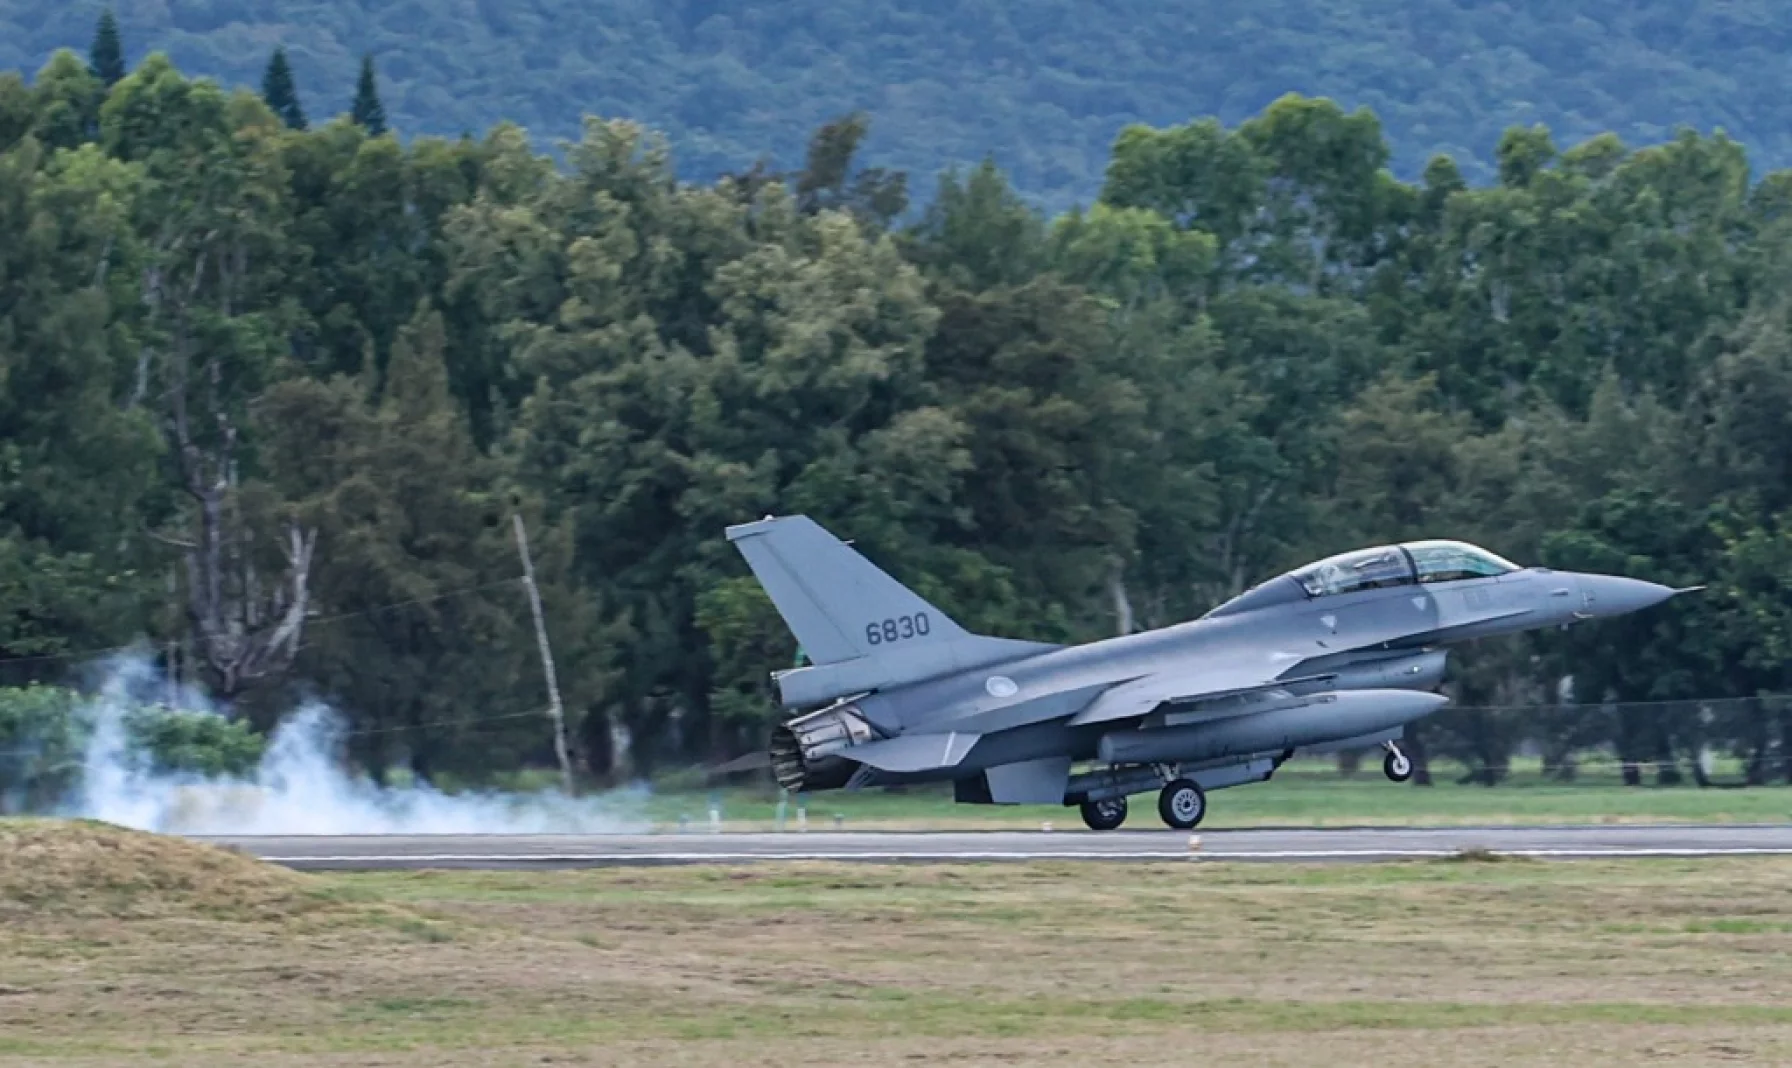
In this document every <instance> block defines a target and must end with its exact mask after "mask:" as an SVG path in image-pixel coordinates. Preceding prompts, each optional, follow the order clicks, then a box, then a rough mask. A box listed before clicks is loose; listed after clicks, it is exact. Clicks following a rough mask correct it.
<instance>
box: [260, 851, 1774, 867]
mask: <svg viewBox="0 0 1792 1068" xmlns="http://www.w3.org/2000/svg"><path fill="white" fill-rule="evenodd" d="M1475 851H1476V852H1482V853H1486V854H1488V855H1491V856H1500V857H1520V858H1531V859H1547V858H1551V857H1555V858H1561V859H1575V860H1597V859H1600V858H1609V859H1620V858H1637V859H1641V858H1645V857H1659V858H1672V857H1744V856H1792V848H1746V847H1738V848H1721V847H1714V848H1710V849H1670V848H1661V849H1650V848H1642V849H1599V848H1591V847H1589V848H1585V849H1572V848H1570V849H1486V850H1480V849H1477V850H1475ZM1465 852H1467V850H1466V849H1268V850H1233V851H1226V850H1214V851H1211V852H1202V851H1199V850H1177V851H1169V850H1163V851H1154V852H1103V853H1081V852H1054V851H1037V852H1035V851H981V852H970V851H966V852H951V853H947V852H933V851H903V852H882V851H869V850H867V851H862V852H848V853H723V852H703V853H658V852H654V853H647V852H641V853H395V854H387V855H381V854H377V853H355V854H345V855H341V856H317V855H311V856H293V857H281V856H263V857H262V858H261V859H263V860H267V861H271V862H273V863H275V864H405V865H412V866H421V865H428V864H502V865H513V864H517V865H520V864H533V865H541V864H589V865H594V866H598V865H615V864H652V863H666V864H672V863H678V864H691V863H710V864H726V863H734V862H739V861H754V860H781V861H791V860H827V861H845V860H863V861H898V860H911V861H921V860H926V861H978V860H1003V861H1016V860H1084V861H1087V860H1199V861H1225V860H1257V861H1270V860H1397V859H1427V858H1431V859H1436V858H1446V857H1456V856H1461V855H1463V853H1465Z"/></svg>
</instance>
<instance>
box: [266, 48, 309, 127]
mask: <svg viewBox="0 0 1792 1068" xmlns="http://www.w3.org/2000/svg"><path fill="white" fill-rule="evenodd" d="M261 98H262V99H263V100H265V101H267V103H268V107H270V108H272V109H274V114H276V115H278V116H280V121H281V122H284V123H286V125H287V128H288V129H292V130H303V129H304V128H305V127H306V125H307V124H306V122H305V109H304V108H302V107H300V106H299V87H298V85H297V84H295V83H294V81H293V77H292V67H291V65H289V64H288V63H287V62H286V49H285V48H276V49H274V55H273V57H272V58H270V59H269V60H268V69H267V72H266V73H264V74H263V75H262V76H261Z"/></svg>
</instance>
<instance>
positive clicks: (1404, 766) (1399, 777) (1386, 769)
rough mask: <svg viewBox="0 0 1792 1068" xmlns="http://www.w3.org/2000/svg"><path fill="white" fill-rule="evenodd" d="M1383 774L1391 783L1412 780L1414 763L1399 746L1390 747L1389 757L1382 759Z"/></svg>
mask: <svg viewBox="0 0 1792 1068" xmlns="http://www.w3.org/2000/svg"><path fill="white" fill-rule="evenodd" d="M1381 773H1382V774H1383V775H1386V776H1387V777H1388V781H1389V782H1405V781H1406V780H1408V779H1410V778H1412V761H1411V760H1410V759H1408V758H1407V756H1406V754H1405V753H1402V752H1401V751H1400V749H1399V747H1398V746H1393V745H1390V746H1388V755H1387V756H1385V757H1382V758H1381Z"/></svg>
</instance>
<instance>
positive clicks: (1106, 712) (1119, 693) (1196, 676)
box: [1068, 662, 1333, 727]
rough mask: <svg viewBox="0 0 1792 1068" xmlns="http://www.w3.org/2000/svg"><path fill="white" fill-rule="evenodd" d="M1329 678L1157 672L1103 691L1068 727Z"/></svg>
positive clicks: (1250, 666)
mask: <svg viewBox="0 0 1792 1068" xmlns="http://www.w3.org/2000/svg"><path fill="white" fill-rule="evenodd" d="M1332 677H1333V676H1331V675H1306V676H1302V677H1300V678H1297V679H1281V678H1277V677H1276V667H1275V665H1274V664H1272V663H1267V662H1265V663H1246V664H1236V665H1232V666H1229V667H1207V668H1203V669H1201V670H1199V671H1160V672H1158V673H1157V674H1155V675H1146V676H1144V677H1142V678H1137V679H1133V680H1132V681H1130V682H1123V683H1120V684H1119V685H1117V686H1114V687H1113V688H1112V689H1109V690H1106V691H1104V692H1103V693H1102V694H1101V695H1100V696H1099V697H1097V698H1096V699H1095V700H1093V701H1091V702H1089V704H1088V705H1087V706H1086V707H1084V708H1083V710H1082V711H1080V712H1078V713H1077V714H1076V715H1074V716H1072V717H1070V720H1069V723H1068V725H1069V726H1072V727H1082V726H1087V725H1088V724H1091V723H1107V722H1110V721H1113V720H1122V719H1137V718H1138V717H1140V716H1143V715H1145V714H1146V713H1148V712H1150V711H1151V710H1152V709H1154V708H1156V707H1157V706H1159V705H1162V704H1173V705H1180V704H1193V703H1196V702H1202V701H1217V700H1220V699H1222V698H1226V697H1241V696H1243V695H1245V694H1252V693H1266V692H1269V691H1273V690H1277V689H1280V688H1282V687H1284V686H1289V685H1292V684H1294V683H1299V682H1323V681H1325V680H1326V679H1329V678H1332Z"/></svg>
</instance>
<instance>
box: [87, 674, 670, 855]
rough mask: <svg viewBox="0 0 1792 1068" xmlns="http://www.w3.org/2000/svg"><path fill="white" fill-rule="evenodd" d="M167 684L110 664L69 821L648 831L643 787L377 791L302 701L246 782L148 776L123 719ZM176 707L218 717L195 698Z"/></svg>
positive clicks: (176, 829)
mask: <svg viewBox="0 0 1792 1068" xmlns="http://www.w3.org/2000/svg"><path fill="white" fill-rule="evenodd" d="M152 691H153V692H155V693H158V694H166V692H167V686H166V684H165V683H163V682H162V681H161V680H159V679H157V678H156V676H155V672H154V670H153V669H152V668H150V667H149V666H148V664H147V663H146V662H144V661H141V660H126V661H121V662H118V663H115V664H113V665H111V666H110V668H109V670H108V671H107V673H106V677H105V679H104V681H103V683H102V685H101V686H100V687H99V689H98V693H97V695H96V696H95V697H94V698H93V708H92V709H91V710H90V711H91V714H92V722H93V725H94V726H93V732H92V735H91V737H90V739H89V742H88V744H87V747H86V750H85V752H84V754H83V759H82V775H81V782H80V786H79V787H78V788H77V790H76V793H75V796H74V797H73V798H71V801H70V804H69V806H68V808H69V812H68V814H70V815H76V816H84V817H89V818H92V819H99V820H105V821H107V822H109V823H115V824H119V825H121V826H126V827H133V828H136V829H139V830H146V831H160V832H164V833H173V834H203V835H257V834H539V833H551V832H567V833H573V832H583V833H624V832H638V831H644V830H646V829H647V821H646V820H645V818H644V816H643V815H642V812H641V803H642V801H643V800H644V799H645V793H644V791H632V790H624V791H616V792H612V793H609V794H605V795H602V796H587V797H578V798H572V797H567V796H565V795H563V794H560V793H558V792H547V791H544V792H541V793H504V792H495V791H494V792H485V793H453V794H449V793H443V792H442V791H440V790H437V789H434V788H432V787H429V786H424V785H413V786H380V785H379V784H377V783H375V782H373V781H372V780H371V779H369V778H368V777H366V776H365V775H362V774H359V773H357V772H355V771H352V770H350V769H349V768H348V767H347V766H346V765H345V764H344V763H343V761H342V760H341V759H340V757H339V754H340V753H341V752H342V749H343V747H342V742H343V737H344V726H343V722H342V719H341V717H340V716H338V715H337V714H336V713H335V712H334V711H333V710H332V709H330V708H329V707H328V706H326V705H324V704H321V703H317V702H308V703H306V704H304V705H302V706H300V707H299V708H298V709H296V710H295V711H294V712H293V713H292V714H291V715H289V716H287V717H286V718H285V719H284V720H282V721H281V723H280V724H279V726H278V727H277V728H276V729H275V730H274V732H273V735H272V736H271V737H270V739H269V742H268V746H267V750H266V752H265V754H264V755H263V757H262V759H261V762H260V764H259V765H258V766H257V767H256V768H255V769H254V770H253V771H252V772H251V773H249V774H247V775H244V776H240V777H235V776H213V777H207V776H200V775H193V774H171V773H167V772H158V771H154V770H151V769H148V768H146V767H145V766H144V762H142V761H140V760H138V759H135V757H136V754H134V753H133V752H131V747H130V741H129V737H128V735H127V732H126V729H125V716H126V713H127V711H128V710H129V709H130V708H131V707H133V705H134V704H140V703H142V698H141V695H143V694H144V693H146V692H152ZM178 701H179V704H180V706H181V707H183V708H187V709H196V710H203V711H206V712H209V713H211V714H214V715H215V714H220V713H218V712H217V710H216V709H215V708H214V707H213V706H212V705H211V704H210V703H209V702H207V701H206V700H205V699H204V697H203V695H199V694H195V693H191V692H186V693H181V694H180V695H178Z"/></svg>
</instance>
